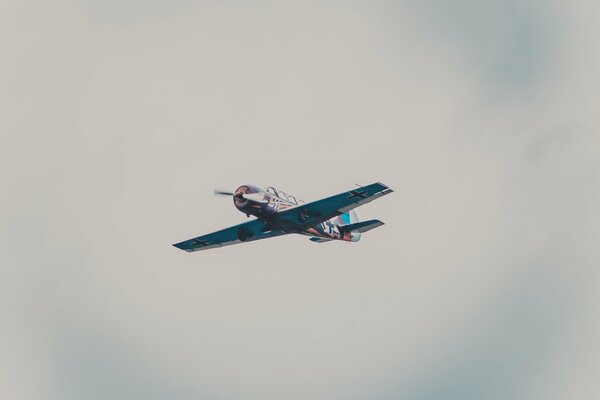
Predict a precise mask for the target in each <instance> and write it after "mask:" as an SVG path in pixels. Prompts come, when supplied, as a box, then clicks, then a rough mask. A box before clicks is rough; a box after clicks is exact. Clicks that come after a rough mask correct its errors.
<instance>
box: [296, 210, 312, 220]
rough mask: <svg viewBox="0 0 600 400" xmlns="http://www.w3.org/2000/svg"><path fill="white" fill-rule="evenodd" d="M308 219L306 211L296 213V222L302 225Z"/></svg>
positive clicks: (308, 215)
mask: <svg viewBox="0 0 600 400" xmlns="http://www.w3.org/2000/svg"><path fill="white" fill-rule="evenodd" d="M309 219H310V214H309V213H308V210H306V209H303V210H300V211H298V221H299V222H300V223H301V224H303V223H305V222H306V221H308V220H309Z"/></svg>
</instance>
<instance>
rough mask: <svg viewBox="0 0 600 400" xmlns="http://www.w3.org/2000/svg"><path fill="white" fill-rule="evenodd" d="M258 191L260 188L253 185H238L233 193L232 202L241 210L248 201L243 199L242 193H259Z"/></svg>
mask: <svg viewBox="0 0 600 400" xmlns="http://www.w3.org/2000/svg"><path fill="white" fill-rule="evenodd" d="M260 191H261V190H260V188H258V187H256V186H253V185H243V186H240V187H239V188H237V189H236V191H235V193H234V195H233V204H235V206H236V207H237V208H238V209H240V210H241V209H242V208H244V207H246V206H247V205H248V203H249V200H248V199H245V198H244V195H245V194H251V193H259V192H260Z"/></svg>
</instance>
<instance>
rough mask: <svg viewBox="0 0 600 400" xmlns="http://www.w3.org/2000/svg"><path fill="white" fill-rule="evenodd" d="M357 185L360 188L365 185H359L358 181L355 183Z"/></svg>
mask: <svg viewBox="0 0 600 400" xmlns="http://www.w3.org/2000/svg"><path fill="white" fill-rule="evenodd" d="M354 184H355V185H356V186H358V187H359V188H361V187H363V185H359V184H358V183H356V182H355V183H354Z"/></svg>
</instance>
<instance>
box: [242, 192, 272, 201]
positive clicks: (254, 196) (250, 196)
mask: <svg viewBox="0 0 600 400" xmlns="http://www.w3.org/2000/svg"><path fill="white" fill-rule="evenodd" d="M242 197H243V198H244V199H246V200H250V201H254V202H255V203H268V201H266V200H265V199H264V196H263V195H262V193H245V194H242Z"/></svg>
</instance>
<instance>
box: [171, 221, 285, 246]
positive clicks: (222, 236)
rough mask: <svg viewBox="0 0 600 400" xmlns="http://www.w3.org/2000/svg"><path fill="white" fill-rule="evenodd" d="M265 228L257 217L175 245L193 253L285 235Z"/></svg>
mask: <svg viewBox="0 0 600 400" xmlns="http://www.w3.org/2000/svg"><path fill="white" fill-rule="evenodd" d="M265 229H266V225H265V223H264V222H262V221H259V220H257V219H255V220H252V221H249V222H244V223H243V224H239V225H235V226H232V227H229V228H226V229H222V230H220V231H217V232H213V233H209V234H208V235H202V236H198V237H195V238H193V239H189V240H184V241H183V242H179V243H175V244H173V246H175V247H177V248H179V249H181V250H185V251H187V252H190V253H191V252H194V251H199V250H208V249H213V248H216V247H223V246H229V245H232V244H238V243H244V242H252V241H254V240H260V239H267V238H271V237H276V236H281V235H285V232H283V231H280V230H267V231H265Z"/></svg>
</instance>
